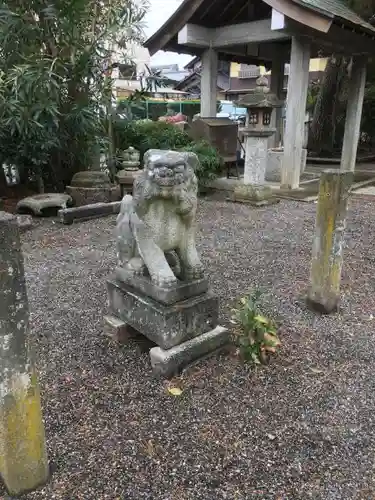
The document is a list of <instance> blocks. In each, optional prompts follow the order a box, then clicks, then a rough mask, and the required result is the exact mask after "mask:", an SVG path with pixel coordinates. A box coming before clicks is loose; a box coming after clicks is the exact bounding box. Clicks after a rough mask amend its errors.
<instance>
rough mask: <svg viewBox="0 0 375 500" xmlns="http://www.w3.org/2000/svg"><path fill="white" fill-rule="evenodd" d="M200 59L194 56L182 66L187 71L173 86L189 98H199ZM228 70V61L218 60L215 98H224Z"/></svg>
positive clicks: (227, 82)
mask: <svg viewBox="0 0 375 500" xmlns="http://www.w3.org/2000/svg"><path fill="white" fill-rule="evenodd" d="M201 66H202V63H201V60H200V58H199V57H194V59H192V60H191V61H190V62H188V64H186V65H185V66H184V70H185V71H186V72H187V74H186V76H185V78H183V79H182V80H180V81H179V82H178V83H177V85H176V86H175V88H176V89H177V90H181V91H183V92H187V94H188V95H189V96H190V97H191V98H197V97H198V98H199V97H200V93H201ZM229 72H230V63H229V62H227V61H219V68H218V75H217V86H216V90H217V99H218V100H221V99H225V92H226V90H227V89H228V87H229Z"/></svg>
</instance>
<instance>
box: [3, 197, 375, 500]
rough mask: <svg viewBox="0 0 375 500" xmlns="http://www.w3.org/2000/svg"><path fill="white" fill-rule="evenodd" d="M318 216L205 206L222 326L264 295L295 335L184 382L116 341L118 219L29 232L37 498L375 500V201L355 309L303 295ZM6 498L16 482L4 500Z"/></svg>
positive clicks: (32, 497)
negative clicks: (311, 302)
mask: <svg viewBox="0 0 375 500" xmlns="http://www.w3.org/2000/svg"><path fill="white" fill-rule="evenodd" d="M315 211H316V205H314V204H306V203H300V202H292V201H282V202H281V203H280V204H279V205H274V206H271V207H266V208H261V209H253V208H250V207H248V206H246V205H240V204H232V203H226V202H216V201H210V200H202V201H201V202H200V209H199V227H200V230H199V235H198V246H199V250H200V252H201V255H202V258H203V260H204V262H205V264H206V266H207V268H208V269H209V273H210V281H211V285H212V288H213V290H214V291H215V292H216V293H218V294H219V295H220V298H221V314H222V323H223V324H227V323H228V320H229V316H230V308H231V307H232V306H233V304H234V303H235V301H236V300H237V299H238V298H239V297H240V296H243V295H244V294H245V293H247V291H249V290H250V289H252V288H253V287H256V286H260V287H262V288H263V289H264V291H265V296H264V299H263V302H264V313H265V314H268V315H271V316H272V317H274V318H276V319H277V320H278V321H279V323H280V324H281V325H282V330H281V340H282V343H283V345H282V350H281V352H280V354H279V355H278V356H275V357H274V358H273V359H272V361H271V363H270V364H269V365H268V366H267V367H264V368H256V369H255V368H253V367H249V366H246V365H243V364H242V363H241V362H240V361H239V360H238V359H237V358H236V357H234V356H233V355H231V354H226V355H224V354H221V355H217V356H213V357H212V358H209V359H206V360H204V361H202V362H200V363H198V364H197V365H195V366H194V367H193V368H191V369H189V370H187V371H186V372H185V373H184V374H183V375H182V376H181V377H178V378H176V379H175V380H174V381H172V382H171V383H172V384H173V385H174V386H176V387H179V388H181V389H182V394H181V395H180V396H177V397H176V396H173V395H171V394H170V393H169V392H168V390H167V388H168V384H169V383H168V382H165V381H160V380H155V379H153V378H152V375H151V368H150V363H149V358H148V355H147V353H145V352H143V353H142V352H141V351H140V349H139V347H138V346H137V345H136V344H133V343H131V344H129V345H127V346H120V345H117V344H116V343H114V342H112V341H110V340H108V339H107V338H106V337H105V336H104V335H103V327H102V317H103V314H105V313H106V307H107V303H106V302H107V298H106V287H105V280H106V278H107V277H108V276H109V275H110V273H111V272H112V271H113V269H114V266H115V246H114V236H113V231H114V227H115V218H114V217H109V218H105V219H97V220H94V221H88V222H85V223H79V224H74V225H73V226H62V225H59V224H56V223H55V222H54V221H51V220H43V221H40V222H39V223H38V225H37V227H35V228H34V229H33V230H32V231H30V232H28V233H25V234H23V235H22V240H23V249H24V254H25V265H26V272H27V281H28V287H29V288H28V290H29V300H30V308H31V324H32V331H31V335H32V337H33V340H34V342H35V344H36V347H37V352H38V359H39V369H40V379H41V387H42V398H43V399H42V401H43V406H44V416H45V423H46V433H47V441H48V451H49V459H50V461H51V468H52V471H53V474H52V477H51V480H50V482H49V483H48V484H47V485H46V486H44V487H43V488H41V489H39V490H38V491H35V492H33V493H29V494H27V495H25V496H24V498H25V499H28V500H44V499H45V500H47V499H48V500H52V499H58V500H63V499H64V500H76V499H77V500H94V499H100V500H106V499H110V500H115V499H121V500H141V499H149V500H174V499H176V500H177V499H178V500H211V499H212V500H222V499H223V500H224V499H230V500H242V499H246V500H248V499H258V500H263V499H275V500H288V499H301V500H302V499H303V500H306V499H310V498H311V499H322V500H339V499H340V500H341V499H342V500H347V499H355V500H357V499H358V500H371V499H373V498H374V497H375V476H374V473H373V472H374V470H373V467H374V456H375V440H374V432H375V398H374V392H375V378H374V376H373V368H372V365H373V359H374V355H375V352H374V351H375V348H374V322H375V319H374V317H375V295H374V287H375V282H374V279H373V274H374V261H375V225H374V223H373V221H374V219H375V204H372V203H371V202H362V201H359V200H355V201H354V200H353V201H352V203H351V209H350V214H349V217H348V228H347V232H346V244H345V254H344V258H345V264H344V270H343V278H342V304H341V309H340V311H339V313H337V314H335V315H332V316H329V317H327V316H319V315H315V314H313V313H311V312H309V311H308V310H307V309H306V307H305V305H304V302H303V300H302V298H301V297H303V294H304V292H305V290H306V286H307V284H308V277H309V265H310V255H311V247H312V237H313V229H314V219H315ZM4 495H5V492H4V491H2V490H1V487H0V498H2V497H3V496H4Z"/></svg>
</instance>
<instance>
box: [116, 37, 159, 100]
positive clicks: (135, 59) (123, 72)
mask: <svg viewBox="0 0 375 500" xmlns="http://www.w3.org/2000/svg"><path fill="white" fill-rule="evenodd" d="M128 49H129V56H128V57H129V62H127V63H124V62H122V60H121V59H122V56H121V55H120V54H118V55H116V54H115V55H114V56H113V61H114V62H116V59H117V62H118V64H117V67H115V68H114V69H113V71H112V78H113V80H114V83H113V90H114V94H115V98H116V100H117V99H124V98H126V97H128V96H129V95H131V94H132V93H133V92H134V90H140V89H141V82H140V77H141V76H142V75H147V74H148V73H149V70H148V68H149V67H150V59H151V58H150V54H149V51H148V49H146V48H145V47H143V46H142V45H136V44H133V45H131V46H129V47H128ZM130 61H131V62H130Z"/></svg>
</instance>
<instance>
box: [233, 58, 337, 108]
mask: <svg viewBox="0 0 375 500" xmlns="http://www.w3.org/2000/svg"><path fill="white" fill-rule="evenodd" d="M326 64H327V59H311V60H310V72H309V80H310V82H315V81H320V79H321V78H322V75H323V72H324V69H325V67H326ZM260 75H266V76H267V78H268V84H269V85H270V84H271V79H272V72H271V71H266V68H265V67H264V66H255V65H252V64H239V63H235V62H232V63H231V65H230V84H229V87H228V89H227V91H226V93H225V98H226V99H229V100H236V99H238V97H239V96H240V95H242V94H246V93H247V92H248V91H249V90H250V89H253V88H255V86H256V79H257V78H258V77H259V76H260ZM288 78H289V64H285V67H284V85H283V89H284V92H285V95H284V98H285V97H286V91H287V88H288Z"/></svg>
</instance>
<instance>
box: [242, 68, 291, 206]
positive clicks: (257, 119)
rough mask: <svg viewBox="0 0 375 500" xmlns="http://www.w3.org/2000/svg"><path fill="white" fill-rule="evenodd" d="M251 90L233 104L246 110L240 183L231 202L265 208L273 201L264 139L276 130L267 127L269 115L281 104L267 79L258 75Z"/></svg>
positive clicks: (266, 146) (266, 141) (270, 116)
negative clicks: (267, 184)
mask: <svg viewBox="0 0 375 500" xmlns="http://www.w3.org/2000/svg"><path fill="white" fill-rule="evenodd" d="M256 83H257V86H256V88H255V89H253V90H252V91H250V92H249V93H248V94H246V95H244V96H243V97H242V98H241V99H240V100H239V101H238V102H237V103H236V105H237V106H238V107H241V108H246V109H247V113H246V124H245V127H244V128H243V129H242V133H243V135H244V138H245V172H244V183H243V184H241V185H239V186H236V188H235V190H234V199H235V201H242V202H247V203H252V204H254V205H265V204H269V203H273V202H275V201H277V200H275V199H274V198H272V190H271V188H270V187H269V186H266V185H265V174H266V168H267V158H268V139H269V137H271V136H272V135H273V134H274V133H275V132H276V129H275V128H273V127H271V123H272V122H273V121H272V113H273V112H274V109H275V108H277V107H281V106H282V105H283V101H281V100H280V99H278V97H277V96H276V95H275V94H273V93H272V92H270V89H269V88H268V81H267V78H265V77H264V76H261V77H259V78H258V79H257V81H256Z"/></svg>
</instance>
